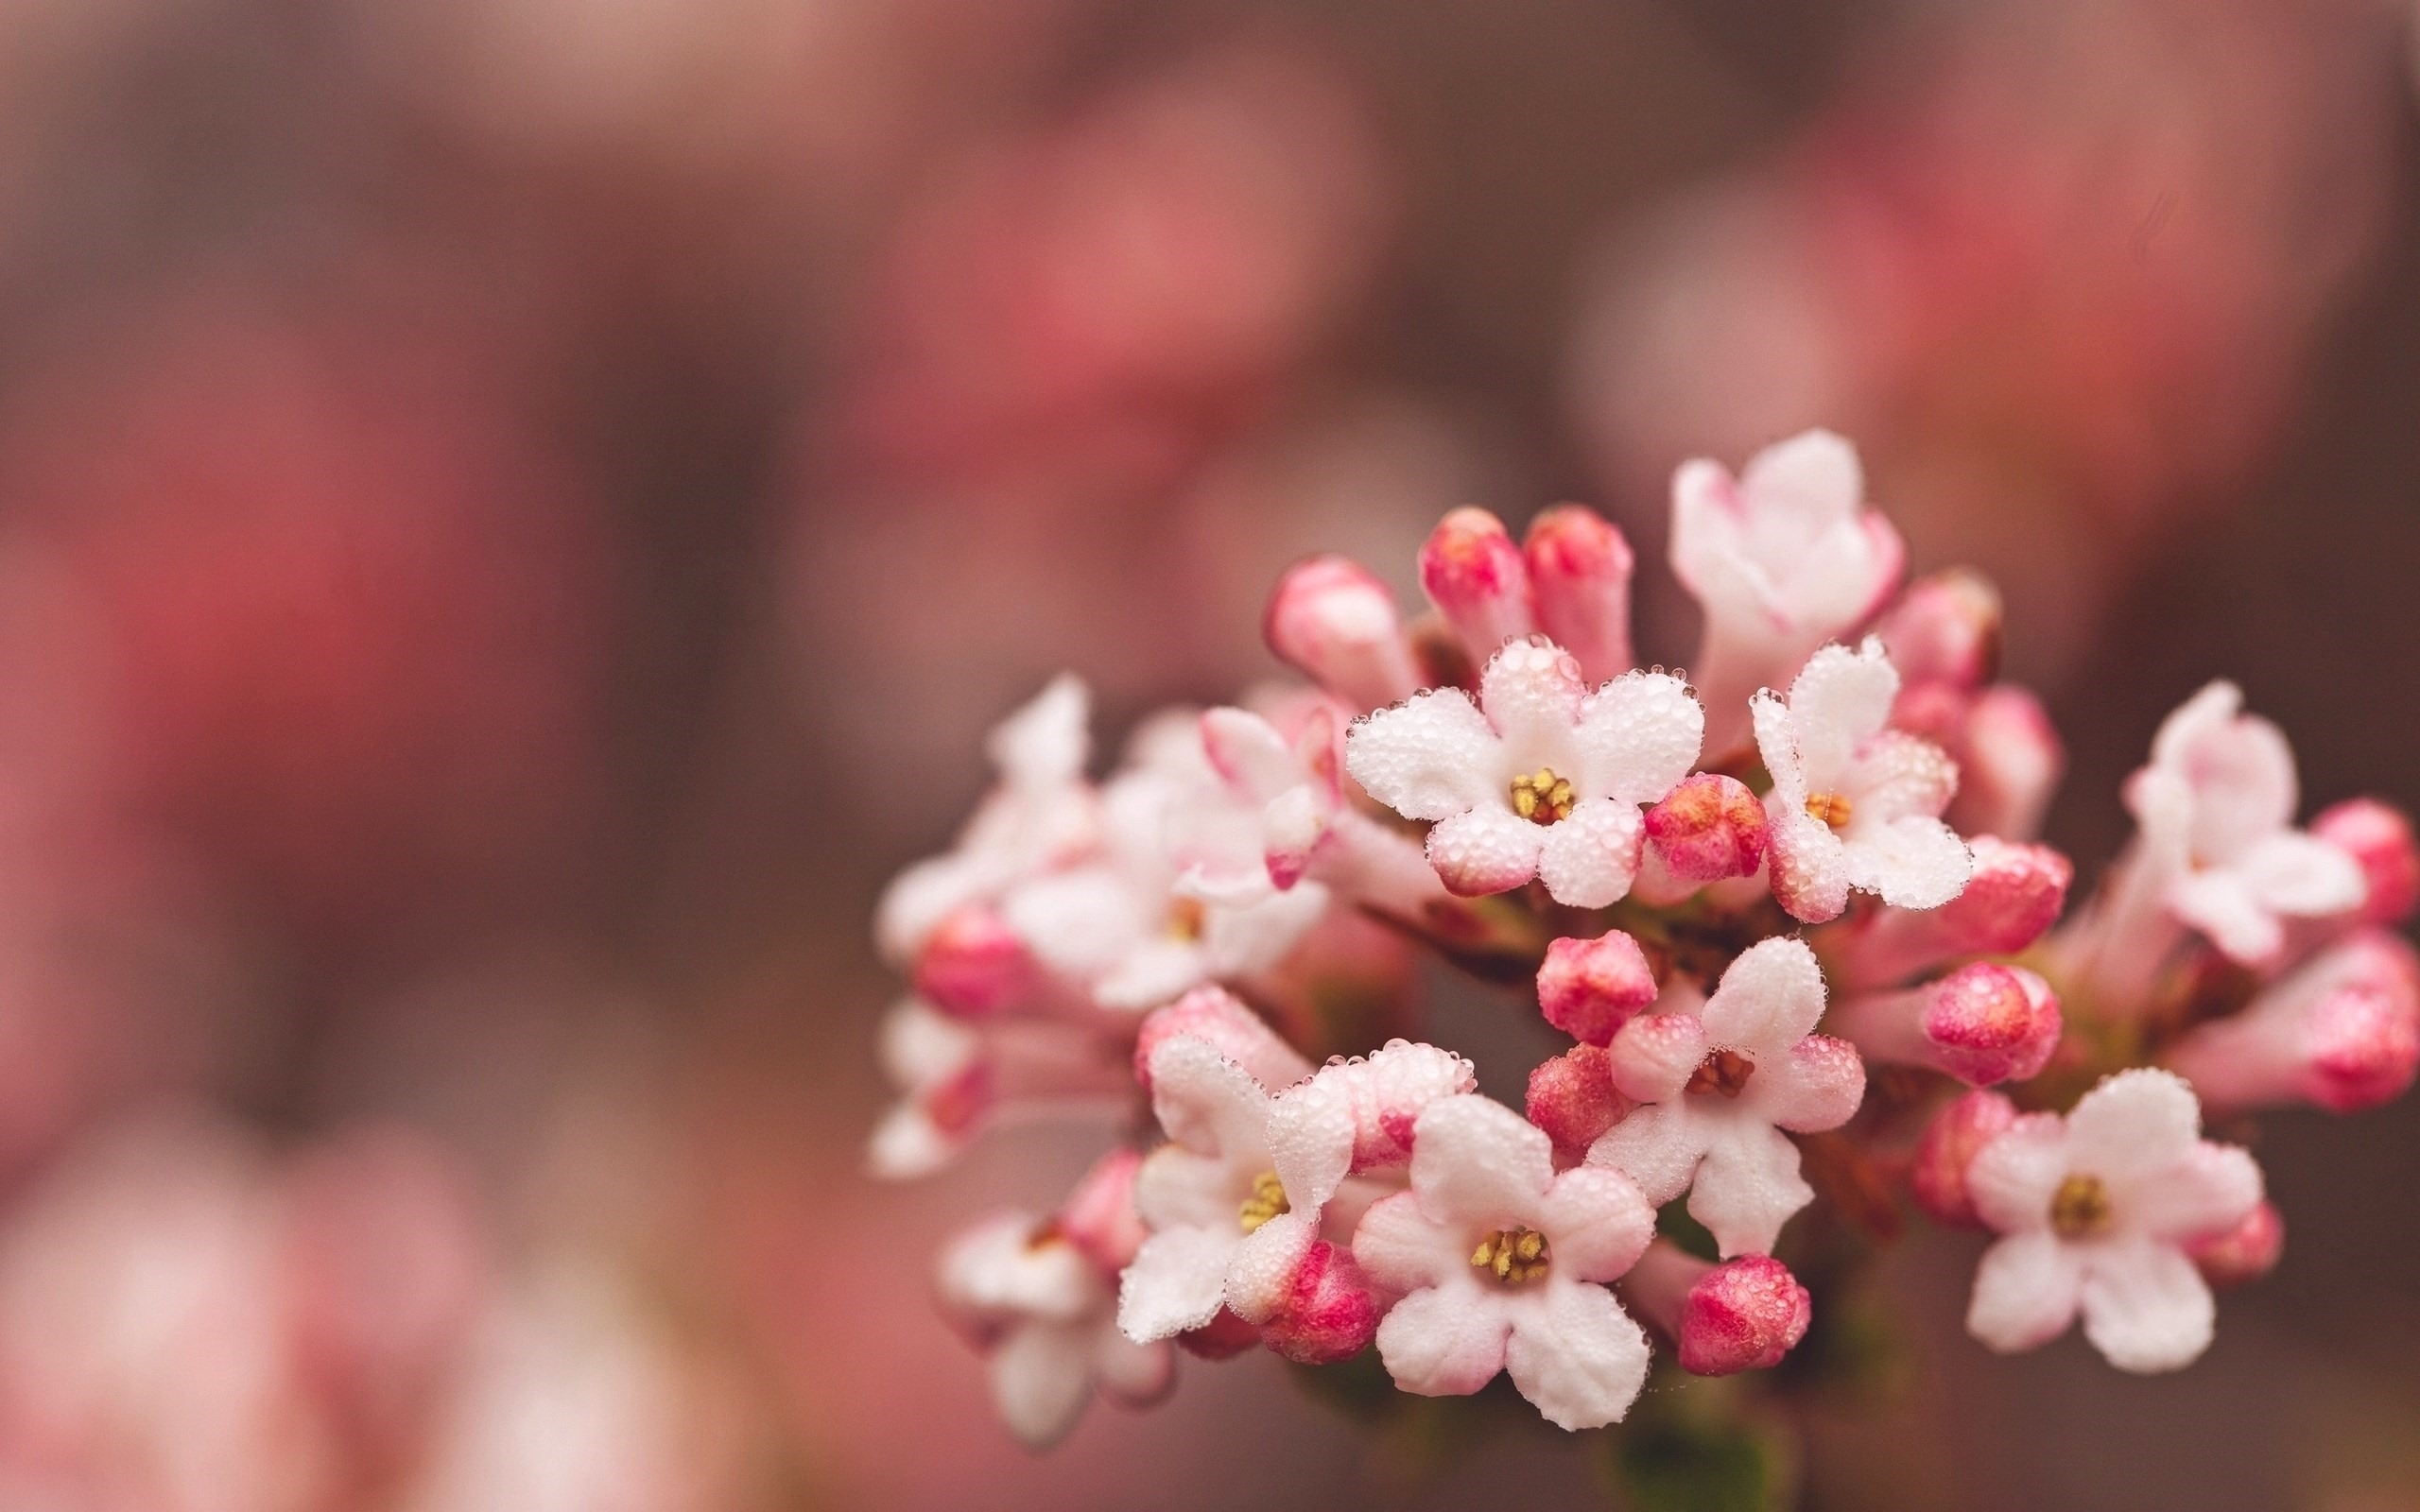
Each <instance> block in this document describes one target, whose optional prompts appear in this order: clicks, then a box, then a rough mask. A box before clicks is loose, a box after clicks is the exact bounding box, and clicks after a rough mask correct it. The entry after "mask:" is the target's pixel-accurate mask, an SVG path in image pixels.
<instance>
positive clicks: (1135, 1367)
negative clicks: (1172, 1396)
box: [1093, 1328, 1176, 1407]
mask: <svg viewBox="0 0 2420 1512" xmlns="http://www.w3.org/2000/svg"><path fill="white" fill-rule="evenodd" d="M1093 1370H1094V1373H1095V1374H1096V1375H1097V1376H1098V1378H1099V1385H1100V1390H1101V1394H1102V1395H1104V1396H1107V1397H1112V1398H1115V1400H1119V1401H1122V1402H1124V1403H1126V1404H1127V1405H1128V1406H1131V1407H1140V1406H1144V1405H1147V1404H1149V1403H1150V1402H1154V1401H1157V1400H1160V1399H1161V1398H1162V1397H1165V1396H1167V1394H1168V1391H1169V1389H1170V1388H1171V1387H1173V1386H1174V1385H1175V1384H1176V1350H1175V1349H1172V1348H1170V1347H1169V1346H1168V1345H1167V1344H1166V1343H1153V1344H1137V1343H1135V1342H1134V1341H1133V1340H1132V1339H1130V1338H1128V1337H1127V1336H1126V1335H1125V1334H1123V1333H1120V1332H1117V1330H1115V1329H1114V1328H1097V1329H1096V1330H1095V1331H1094V1332H1093Z"/></svg>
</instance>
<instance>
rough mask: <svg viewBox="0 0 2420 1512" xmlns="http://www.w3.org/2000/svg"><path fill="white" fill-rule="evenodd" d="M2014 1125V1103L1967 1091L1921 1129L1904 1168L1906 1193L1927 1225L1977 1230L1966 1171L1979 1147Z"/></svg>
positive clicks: (1992, 1094)
mask: <svg viewBox="0 0 2420 1512" xmlns="http://www.w3.org/2000/svg"><path fill="white" fill-rule="evenodd" d="M2015 1122H2016V1105H2015V1104H2014V1103H2012V1102H2010V1101H2009V1100H2008V1099H2007V1098H2006V1097H2004V1096H2002V1095H2001V1094H2000V1093H1998V1092H1988V1091H1970V1092H1968V1093H1966V1094H1965V1095H1964V1096H1962V1097H1958V1098H1955V1099H1953V1100H1951V1102H1950V1104H1949V1106H1947V1107H1946V1108H1943V1109H1942V1110H1941V1111H1940V1112H1938V1113H1935V1114H1934V1115H1933V1118H1932V1122H1931V1123H1929V1124H1927V1125H1925V1132H1924V1137H1923V1138H1921V1139H1919V1140H1918V1141H1917V1142H1916V1156H1915V1160H1914V1161H1913V1162H1912V1163H1911V1164H1910V1166H1909V1168H1908V1190H1909V1192H1910V1194H1912V1195H1913V1196H1914V1197H1915V1199H1916V1206H1917V1207H1919V1208H1922V1209H1923V1210H1924V1211H1925V1213H1926V1215H1927V1216H1928V1217H1930V1218H1931V1219H1932V1221H1933V1222H1935V1223H1937V1224H1942V1225H1945V1226H1946V1227H1948V1228H1952V1229H1980V1228H1982V1227H1983V1219H1982V1216H1981V1215H1980V1214H1979V1213H1978V1212H1976V1211H1975V1198H1974V1194H1972V1193H1971V1192H1969V1191H1968V1190H1967V1189H1966V1173H1967V1172H1968V1171H1969V1170H1972V1169H1973V1168H1974V1164H1975V1157H1976V1156H1977V1155H1979V1154H1980V1153H1982V1150H1983V1147H1984V1146H1985V1145H1987V1144H1989V1143H1992V1141H1994V1140H1996V1139H1998V1138H1999V1137H2000V1136H2001V1135H2002V1134H2005V1133H2007V1132H2008V1129H2009V1125H2012V1124H2014V1123H2015Z"/></svg>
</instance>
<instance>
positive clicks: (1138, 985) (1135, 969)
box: [1093, 939, 1213, 1013]
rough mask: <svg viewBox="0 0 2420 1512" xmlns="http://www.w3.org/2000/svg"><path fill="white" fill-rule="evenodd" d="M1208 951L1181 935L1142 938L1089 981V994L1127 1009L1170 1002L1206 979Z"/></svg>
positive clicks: (1105, 1003)
mask: <svg viewBox="0 0 2420 1512" xmlns="http://www.w3.org/2000/svg"><path fill="white" fill-rule="evenodd" d="M1212 975H1213V972H1212V971H1211V962H1210V956H1209V954H1208V953H1207V952H1206V951H1205V950H1204V949H1203V948H1202V946H1201V943H1199V942H1196V941H1193V940H1184V939H1146V940H1144V941H1143V942H1142V943H1140V944H1139V945H1137V946H1135V948H1134V949H1132V950H1131V951H1129V952H1127V953H1126V955H1125V957H1124V958H1123V959H1121V960H1119V961H1118V962H1117V964H1116V965H1115V966H1113V967H1111V968H1110V969H1109V970H1108V971H1104V972H1102V973H1101V975H1100V977H1099V979H1098V980H1097V981H1095V982H1094V983H1093V998H1094V1000H1095V1001H1096V1002H1098V1003H1099V1004H1100V1005H1101V1006H1102V1007H1105V1008H1117V1009H1120V1010H1123V1011H1125V1012H1129V1013H1134V1012H1140V1011H1141V1010H1143V1009H1145V1008H1156V1007H1158V1006H1159V1005H1161V1004H1163V1003H1172V1002H1174V1001H1175V1000H1176V999H1178V998H1181V997H1183V996H1184V994H1185V993H1187V992H1189V991H1191V990H1192V989H1193V988H1197V987H1200V986H1201V984H1202V983H1204V982H1206V981H1209V980H1210V978H1211V976H1212Z"/></svg>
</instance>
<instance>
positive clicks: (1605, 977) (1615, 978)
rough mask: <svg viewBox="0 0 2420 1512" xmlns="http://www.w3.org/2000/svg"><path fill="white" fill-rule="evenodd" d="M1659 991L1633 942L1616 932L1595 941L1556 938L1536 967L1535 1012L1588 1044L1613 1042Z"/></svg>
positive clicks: (1635, 943)
mask: <svg viewBox="0 0 2420 1512" xmlns="http://www.w3.org/2000/svg"><path fill="white" fill-rule="evenodd" d="M1658 990H1659V989H1658V988H1657V987H1656V983H1655V971H1654V970H1653V968H1651V967H1650V966H1649V965H1648V964H1647V955H1646V954H1645V953H1644V952H1642V951H1641V950H1640V949H1639V948H1638V941H1636V940H1634V939H1633V938H1631V937H1630V936H1628V935H1625V934H1623V933H1622V932H1621V931H1620V930H1618V929H1614V930H1608V931H1606V932H1605V933H1604V934H1602V935H1599V936H1597V937H1596V938H1595V939H1573V938H1568V937H1566V938H1564V939H1558V940H1556V941H1554V942H1553V943H1552V944H1550V945H1548V946H1547V958H1546V961H1545V962H1544V964H1542V965H1540V966H1539V968H1538V1008H1539V1011H1541V1012H1543V1013H1544V1014H1545V1015H1546V1017H1547V1022H1548V1023H1551V1024H1553V1025H1554V1026H1555V1027H1556V1028H1558V1029H1561V1030H1562V1031H1563V1032H1564V1033H1565V1034H1567V1035H1569V1036H1571V1037H1572V1038H1573V1039H1574V1040H1586V1041H1587V1042H1588V1043H1590V1044H1592V1045H1605V1044H1611V1043H1613V1040H1614V1035H1615V1033H1616V1031H1617V1030H1619V1029H1620V1028H1621V1026H1622V1025H1623V1024H1625V1023H1628V1022H1630V1021H1631V1020H1632V1019H1633V1018H1634V1017H1636V1016H1637V1014H1638V1012H1639V1010H1640V1009H1642V1008H1645V1007H1646V1006H1647V1005H1649V1004H1651V1003H1652V1002H1654V1001H1655V994H1656V992H1657V991H1658Z"/></svg>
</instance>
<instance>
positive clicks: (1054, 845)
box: [874, 673, 1098, 966]
mask: <svg viewBox="0 0 2420 1512" xmlns="http://www.w3.org/2000/svg"><path fill="white" fill-rule="evenodd" d="M1090 704H1091V698H1090V696H1089V695H1088V694H1087V693H1086V692H1085V690H1084V685H1083V683H1082V682H1080V680H1078V679H1076V678H1075V677H1074V676H1073V675H1071V674H1065V673H1063V674H1061V675H1060V676H1059V677H1058V678H1056V679H1052V681H1051V683H1050V685H1049V686H1048V687H1046V688H1044V689H1043V690H1042V692H1041V693H1039V694H1038V695H1036V696H1034V698H1033V700H1032V701H1031V702H1029V703H1028V704H1026V706H1025V707H1023V708H1022V709H1019V710H1018V711H1017V712H1016V713H1012V714H1011V715H1010V716H1009V717H1008V718H1006V719H1004V720H1002V721H1001V722H1000V723H999V724H998V725H997V726H996V727H994V730H992V734H991V738H990V739H989V740H988V741H987V742H986V749H987V750H988V751H989V752H990V754H991V757H992V765H993V767H994V770H996V771H997V772H998V773H999V782H998V783H997V784H996V785H995V786H994V788H993V789H992V791H991V793H990V794H989V795H988V796H986V797H985V799H983V801H982V803H981V804H980V805H979V806H978V807H977V809H976V811H975V813H974V815H973V816H972V817H970V818H969V819H968V820H967V822H966V826H965V828H964V829H963V830H961V831H960V832H959V837H958V843H957V845H956V846H954V847H953V848H952V849H951V850H950V851H948V852H947V853H945V854H942V855H938V856H934V857H931V858H929V859H927V860H924V861H919V862H917V863H916V864H915V865H914V866H911V867H909V868H908V869H907V870H905V871H903V872H901V873H900V874H899V875H898V876H897V877H895V878H893V879H892V881H891V884H890V886H889V887H888V888H886V889H885V890H884V892H883V895H882V902H880V904H878V905H877V906H876V908H875V911H874V938H875V940H876V942H877V943H878V944H880V946H881V947H882V952H883V954H884V956H885V957H886V958H888V959H889V960H890V961H891V962H892V963H893V964H894V965H902V966H904V965H907V964H908V963H910V962H912V961H913V960H914V959H915V958H916V956H917V954H919V953H921V952H922V951H923V949H924V947H925V940H926V939H927V938H928V937H930V936H931V935H932V932H933V931H934V930H935V929H936V928H938V927H939V926H940V924H941V922H942V919H947V918H948V917H949V916H950V915H951V914H954V913H956V912H957V911H958V910H959V909H960V908H963V907H965V906H967V905H968V904H971V903H980V902H993V901H994V900H996V899H998V898H999V897H1000V896H1001V895H1002V894H1003V893H1005V892H1007V891H1008V890H1009V888H1011V886H1013V885H1016V884H1018V883H1020V882H1023V881H1024V880H1026V879H1027V878H1029V877H1031V876H1035V875H1037V874H1040V873H1042V872H1046V871H1049V870H1051V869H1053V868H1057V867H1060V866H1063V865H1065V864H1066V863H1068V862H1069V861H1072V860H1075V859H1077V858H1079V857H1080V856H1082V855H1083V854H1085V853H1086V852H1087V851H1090V850H1091V849H1092V847H1093V844H1094V842H1095V839H1096V837H1097V827H1098V816H1097V815H1096V812H1095V798H1094V794H1093V791H1092V788H1091V786H1090V784H1088V783H1087V782H1085V781H1084V761H1085V758H1086V756H1087V754H1088V753H1089V751H1090V748H1091V742H1090V740H1089V738H1088V736H1087V735H1086V733H1085V728H1084V727H1085V722H1086V719H1087V717H1088V714H1089V709H1090Z"/></svg>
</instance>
